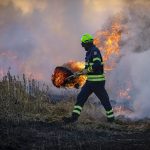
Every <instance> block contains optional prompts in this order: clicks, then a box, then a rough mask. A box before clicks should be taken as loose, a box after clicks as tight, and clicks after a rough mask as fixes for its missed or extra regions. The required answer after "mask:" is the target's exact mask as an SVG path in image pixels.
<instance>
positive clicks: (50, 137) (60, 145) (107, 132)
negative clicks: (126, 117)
mask: <svg viewBox="0 0 150 150" xmlns="http://www.w3.org/2000/svg"><path fill="white" fill-rule="evenodd" d="M92 126H93V125H92V123H90V124H84V123H79V124H70V125H65V124H63V123H62V122H61V121H60V122H59V121H58V122H51V123H49V122H40V121H18V122H16V121H15V122H14V121H6V120H1V121H0V150H7V149H8V150H53V149H54V150H150V129H149V128H146V129H145V130H140V129H139V130H138V129H136V130H132V129H131V130H127V129H125V128H120V125H119V126H118V125H109V124H107V125H105V126H103V125H100V126H97V127H94V126H93V127H92Z"/></svg>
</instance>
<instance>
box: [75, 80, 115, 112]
mask: <svg viewBox="0 0 150 150" xmlns="http://www.w3.org/2000/svg"><path fill="white" fill-rule="evenodd" d="M92 93H94V94H95V95H96V96H97V97H98V98H99V99H100V101H101V104H102V105H103V106H104V108H105V110H106V111H110V110H111V109H112V106H111V104H110V101H109V96H108V94H107V92H106V90H105V81H96V82H95V81H93V82H92V81H86V83H85V85H84V86H83V87H82V89H81V91H80V93H79V94H78V96H77V102H76V104H75V105H78V106H81V107H83V105H84V103H85V102H86V100H87V99H88V97H89V96H90V95H91V94H92Z"/></svg>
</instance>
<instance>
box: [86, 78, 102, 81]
mask: <svg viewBox="0 0 150 150" xmlns="http://www.w3.org/2000/svg"><path fill="white" fill-rule="evenodd" d="M87 80H88V81H104V80H105V78H98V79H87Z"/></svg>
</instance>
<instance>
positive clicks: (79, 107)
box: [74, 105, 82, 110]
mask: <svg viewBox="0 0 150 150" xmlns="http://www.w3.org/2000/svg"><path fill="white" fill-rule="evenodd" d="M74 108H78V109H80V110H82V107H81V106H77V105H76V106H74Z"/></svg>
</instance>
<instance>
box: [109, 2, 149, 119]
mask: <svg viewBox="0 0 150 150" xmlns="http://www.w3.org/2000/svg"><path fill="white" fill-rule="evenodd" d="M125 2H128V3H125V5H124V14H125V15H126V18H125V19H124V22H123V25H124V26H125V27H127V32H128V33H127V32H125V33H123V36H122V45H121V54H122V56H123V57H122V58H121V60H120V61H119V63H118V65H117V67H116V69H114V70H113V71H112V72H111V77H110V79H109V80H110V81H111V80H113V81H114V84H113V85H114V87H112V88H113V92H112V93H116V91H119V90H120V88H121V87H123V86H124V87H125V88H127V86H128V85H126V83H127V82H128V83H131V85H132V87H131V91H130V95H131V100H129V101H128V102H129V103H130V106H131V107H132V108H133V110H134V113H133V114H132V115H131V116H130V117H132V118H145V117H147V118H150V111H149V108H150V100H149V98H150V92H149V91H150V90H149V88H150V79H149V77H150V71H149V63H150V59H149V57H150V51H149V50H150V15H149V14H150V9H149V6H150V1H147V0H145V1H140V0H133V1H128V0H127V1H125ZM115 98H116V100H117V101H119V102H120V101H121V100H120V99H117V98H118V97H116V96H114V99H115ZM122 101H124V100H122ZM125 115H126V114H125ZM127 117H129V116H127Z"/></svg>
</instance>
